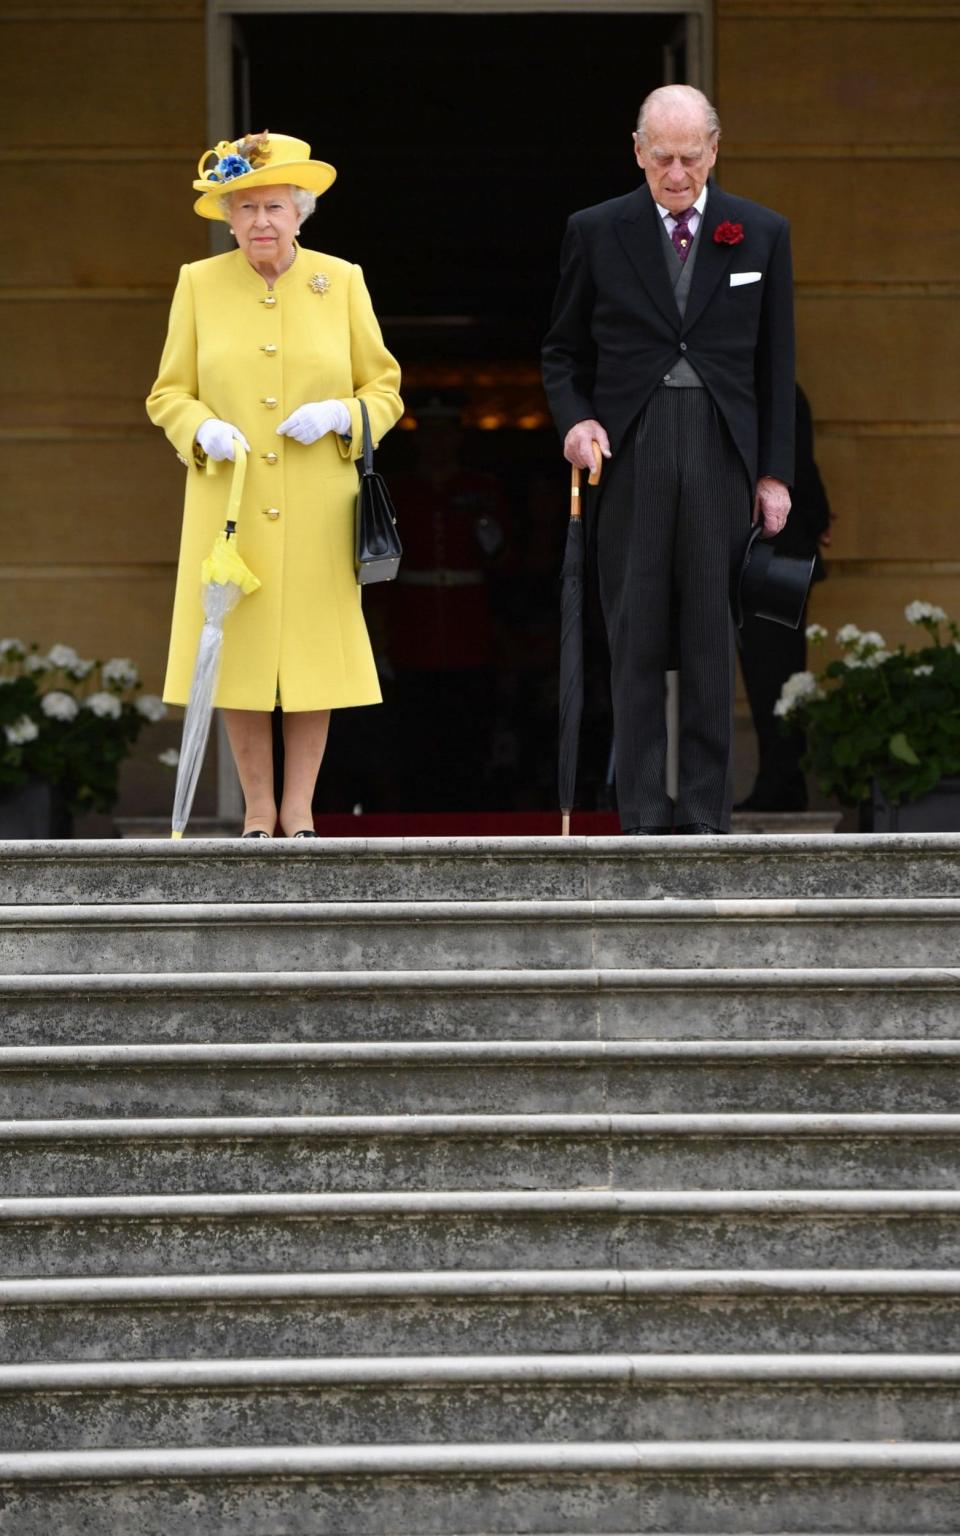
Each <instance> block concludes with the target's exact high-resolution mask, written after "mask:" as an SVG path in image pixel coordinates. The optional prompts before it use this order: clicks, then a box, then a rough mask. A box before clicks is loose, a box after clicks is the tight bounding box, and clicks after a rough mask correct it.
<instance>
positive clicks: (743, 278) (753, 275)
mask: <svg viewBox="0 0 960 1536" xmlns="http://www.w3.org/2000/svg"><path fill="white" fill-rule="evenodd" d="M762 276H763V273H762V272H731V273H730V287H731V288H742V287H743V285H744V283H759V281H760V279H761V277H762Z"/></svg>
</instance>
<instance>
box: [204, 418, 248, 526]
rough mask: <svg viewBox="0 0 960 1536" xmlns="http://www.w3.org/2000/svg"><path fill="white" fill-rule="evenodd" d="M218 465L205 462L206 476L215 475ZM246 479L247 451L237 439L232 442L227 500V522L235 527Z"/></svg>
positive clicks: (213, 462) (210, 461)
mask: <svg viewBox="0 0 960 1536" xmlns="http://www.w3.org/2000/svg"><path fill="white" fill-rule="evenodd" d="M218 468H219V465H218V463H217V461H216V460H215V459H208V460H207V474H208V475H215V474H216V472H217V469H218ZM246 478H247V450H246V449H245V448H244V446H243V444H242V443H241V441H240V439H239V438H238V437H235V438H234V440H233V476H232V478H231V480H230V496H229V498H228V500H227V522H228V523H233V524H234V525H236V524H237V523H238V522H239V520H240V503H241V501H242V500H243V482H244V481H245V480H246Z"/></svg>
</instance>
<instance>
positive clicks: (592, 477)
mask: <svg viewBox="0 0 960 1536" xmlns="http://www.w3.org/2000/svg"><path fill="white" fill-rule="evenodd" d="M582 473H583V471H582V470H581V469H580V466H579V465H578V464H573V465H571V467H570V516H571V517H579V516H580V476H581V474H582ZM602 473H603V454H602V453H601V451H600V444H599V443H598V442H597V440H596V438H594V440H593V468H592V470H591V471H590V474H589V475H588V477H587V484H588V485H599V484H600V476H601V475H602Z"/></svg>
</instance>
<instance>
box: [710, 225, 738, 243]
mask: <svg viewBox="0 0 960 1536" xmlns="http://www.w3.org/2000/svg"><path fill="white" fill-rule="evenodd" d="M713 238H714V240H715V242H716V243H717V245H739V244H740V241H741V240H742V239H743V225H742V224H731V223H730V220H729V219H724V221H723V223H722V224H718V225H717V227H716V229H715V230H714V232H713Z"/></svg>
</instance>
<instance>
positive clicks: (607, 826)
mask: <svg viewBox="0 0 960 1536" xmlns="http://www.w3.org/2000/svg"><path fill="white" fill-rule="evenodd" d="M313 824H314V826H315V827H316V829H317V831H318V832H319V834H320V836H321V837H559V836H560V812H559V811H445V812H431V811H413V812H409V813H407V814H401V813H400V812H396V813H390V812H389V811H384V812H380V813H378V814H376V815H369V816H351V815H347V814H344V815H337V816H320V815H318V816H315V817H314V819H313ZM571 831H572V833H573V834H574V836H580V837H611V836H615V835H616V834H617V833H618V832H619V831H620V822H619V819H618V818H617V816H616V814H615V812H613V811H574V813H573V821H572V825H571Z"/></svg>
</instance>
